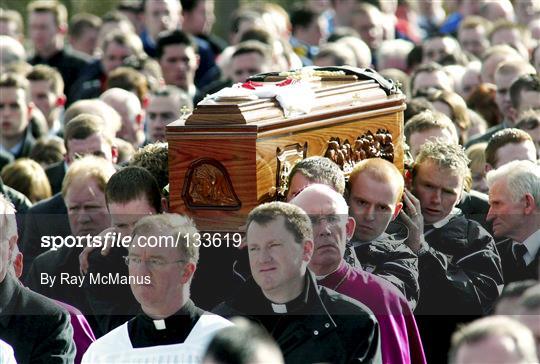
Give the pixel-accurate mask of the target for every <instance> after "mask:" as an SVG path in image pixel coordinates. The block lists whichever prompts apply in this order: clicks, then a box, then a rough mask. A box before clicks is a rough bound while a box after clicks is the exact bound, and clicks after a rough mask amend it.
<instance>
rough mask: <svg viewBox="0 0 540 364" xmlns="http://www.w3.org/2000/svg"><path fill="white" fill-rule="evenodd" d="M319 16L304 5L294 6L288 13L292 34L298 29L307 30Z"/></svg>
mask: <svg viewBox="0 0 540 364" xmlns="http://www.w3.org/2000/svg"><path fill="white" fill-rule="evenodd" d="M319 16H320V14H319V13H317V12H316V11H314V10H312V9H310V8H309V7H307V6H306V5H303V4H302V5H300V4H298V5H296V6H294V7H293V9H292V10H291V12H290V18H291V25H292V32H293V34H294V32H295V31H296V30H297V29H298V28H307V27H309V26H310V24H312V23H313V22H314V21H315V20H317V18H318V17H319Z"/></svg>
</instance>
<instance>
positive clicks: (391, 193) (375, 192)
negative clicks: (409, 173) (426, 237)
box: [345, 158, 419, 309]
mask: <svg viewBox="0 0 540 364" xmlns="http://www.w3.org/2000/svg"><path fill="white" fill-rule="evenodd" d="M404 183H405V182H404V180H403V177H402V175H401V173H400V172H399V170H398V169H397V167H396V166H394V165H393V164H392V163H390V162H388V161H386V160H384V159H381V158H370V159H366V160H363V161H361V162H359V163H357V164H356V166H355V167H354V169H353V170H352V172H351V174H350V177H349V191H348V198H347V201H348V204H349V208H350V215H351V216H352V217H354V219H355V221H356V228H355V231H354V236H353V239H352V240H351V245H352V247H354V255H355V256H356V259H357V261H356V262H355V265H356V266H358V265H359V267H361V269H362V270H365V271H367V272H370V273H373V274H375V275H377V276H379V277H382V278H384V279H386V280H387V281H389V282H391V283H392V284H394V285H395V286H396V287H397V288H398V289H399V290H400V291H401V292H402V293H403V295H404V296H405V297H406V298H407V301H409V306H410V307H411V309H414V308H415V306H416V304H417V303H418V297H419V287H418V258H417V257H416V255H415V254H414V253H413V252H412V251H411V249H410V247H409V246H408V245H407V244H408V243H409V241H405V239H404V238H405V237H406V234H404V235H405V236H403V237H401V239H400V234H397V233H394V234H389V233H388V231H389V229H388V227H389V225H390V223H391V222H392V221H393V220H395V219H396V218H397V217H398V215H399V214H400V213H402V206H403V204H402V202H401V197H402V195H403V189H404ZM394 225H395V224H394ZM396 226H397V225H396ZM345 259H347V254H346V257H345ZM351 261H354V257H353V259H352V260H351Z"/></svg>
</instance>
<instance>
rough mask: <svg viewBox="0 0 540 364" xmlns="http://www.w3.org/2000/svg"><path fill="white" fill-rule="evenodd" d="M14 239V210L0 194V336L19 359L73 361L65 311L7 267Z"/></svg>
mask: <svg viewBox="0 0 540 364" xmlns="http://www.w3.org/2000/svg"><path fill="white" fill-rule="evenodd" d="M16 243H17V227H16V223H15V211H14V209H13V206H12V205H11V204H10V203H9V202H8V201H7V200H6V199H5V198H4V197H3V196H1V195H0V339H2V340H4V341H5V342H7V343H8V344H9V345H11V347H12V348H13V350H14V352H15V358H16V360H17V362H18V363H30V362H31V363H43V364H45V363H66V364H68V363H73V360H74V359H75V345H74V343H73V330H72V327H71V324H70V318H69V315H68V313H67V312H66V311H64V310H63V309H61V308H60V307H58V306H57V305H56V304H55V303H54V302H52V301H51V300H49V299H47V298H45V297H43V296H41V295H39V294H37V293H34V292H32V291H30V290H29V289H27V288H24V287H23V286H22V285H20V284H19V283H18V281H17V279H16V278H15V277H14V276H13V274H12V272H11V270H10V266H11V263H10V258H11V254H12V251H13V249H14V247H15V244H16Z"/></svg>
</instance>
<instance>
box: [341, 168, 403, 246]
mask: <svg viewBox="0 0 540 364" xmlns="http://www.w3.org/2000/svg"><path fill="white" fill-rule="evenodd" d="M398 195H399V190H398V187H397V185H396V184H395V183H392V182H391V181H389V182H386V183H384V182H381V181H379V180H376V179H374V178H373V177H371V176H370V175H369V174H368V173H359V174H358V176H357V177H356V179H355V181H354V185H352V186H351V192H350V195H349V208H350V214H351V216H352V217H353V218H354V220H355V221H356V229H355V233H354V238H355V240H359V241H371V240H374V239H376V238H377V237H379V236H380V235H381V234H382V233H383V232H384V231H385V230H386V228H387V227H388V224H389V223H390V221H392V220H393V219H394V218H395V217H396V216H397V214H398V213H399V211H400V210H401V203H399V204H398V201H397V199H398Z"/></svg>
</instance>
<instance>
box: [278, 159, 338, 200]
mask: <svg viewBox="0 0 540 364" xmlns="http://www.w3.org/2000/svg"><path fill="white" fill-rule="evenodd" d="M297 173H300V174H301V175H302V176H304V177H305V178H306V179H308V180H310V181H312V182H316V183H321V184H325V185H327V186H330V187H332V189H334V190H335V191H337V193H339V194H340V195H343V193H344V192H345V176H344V174H343V171H342V170H341V169H340V168H339V167H338V165H337V164H335V163H334V162H332V161H331V160H330V159H328V158H326V157H320V156H313V157H309V158H305V159H302V160H301V161H299V162H298V163H296V164H295V165H294V167H293V168H292V169H291V172H290V173H289V180H288V181H287V187H290V185H291V181H292V179H293V177H294V176H295V174H297Z"/></svg>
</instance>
